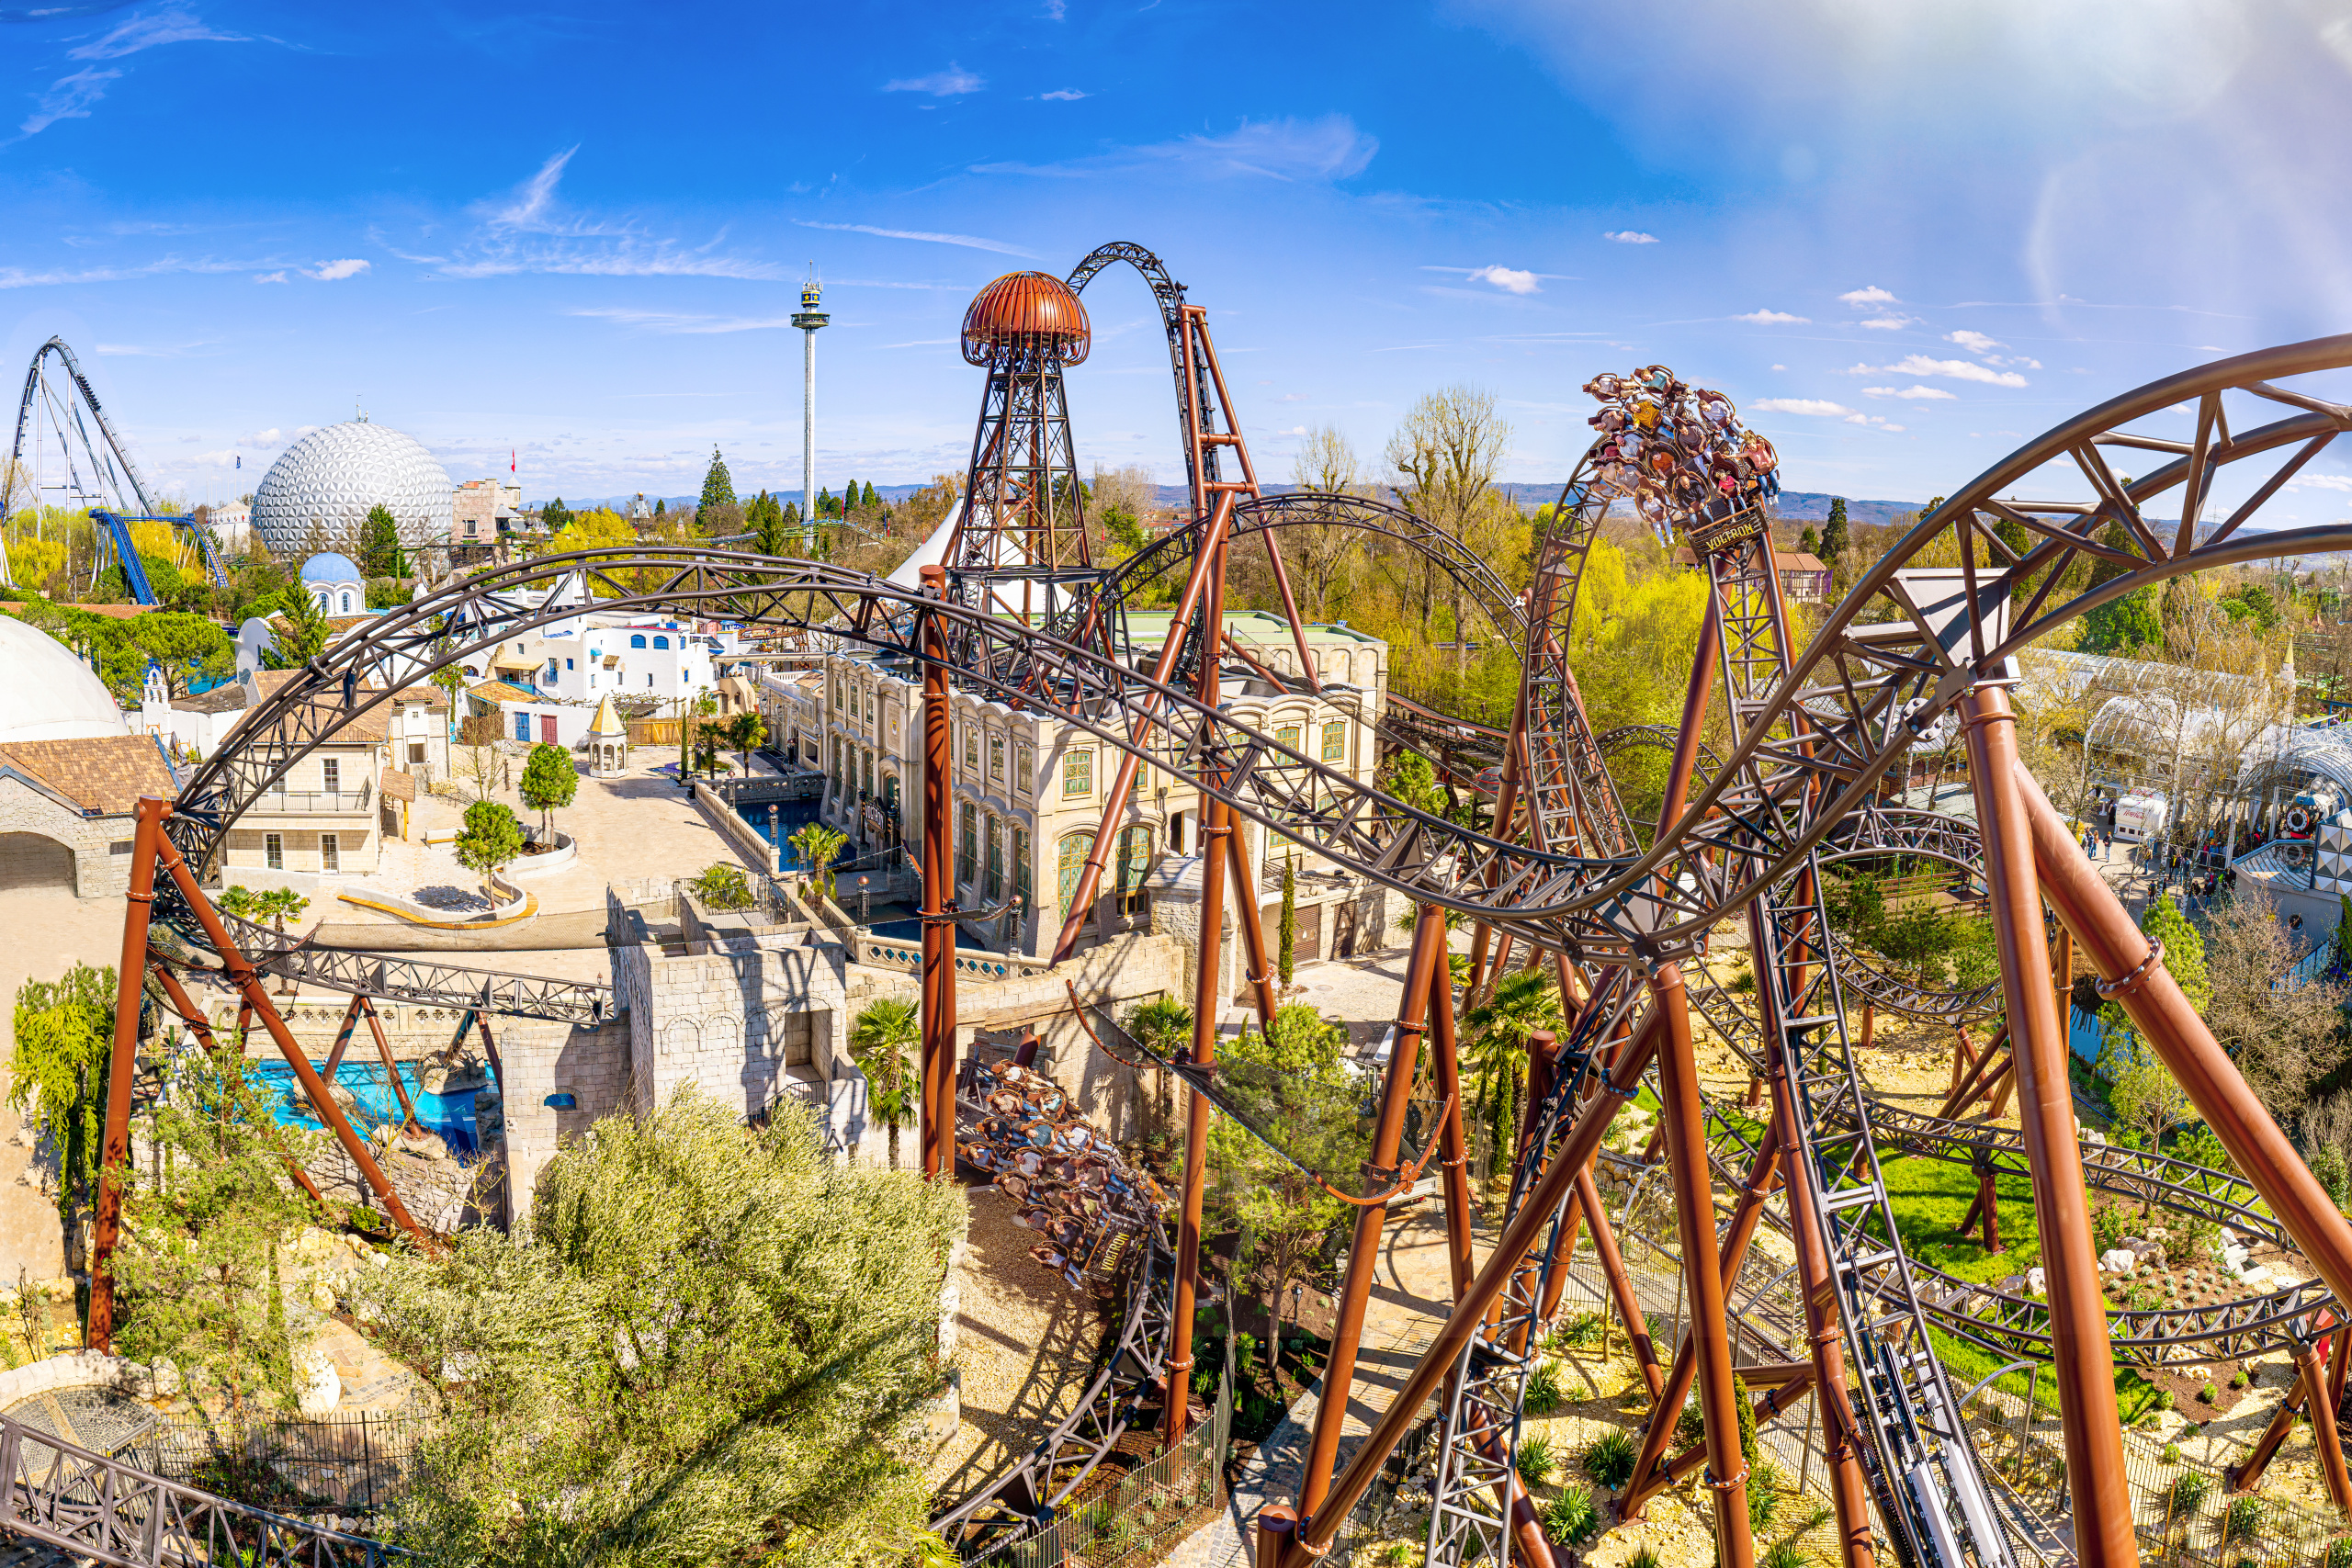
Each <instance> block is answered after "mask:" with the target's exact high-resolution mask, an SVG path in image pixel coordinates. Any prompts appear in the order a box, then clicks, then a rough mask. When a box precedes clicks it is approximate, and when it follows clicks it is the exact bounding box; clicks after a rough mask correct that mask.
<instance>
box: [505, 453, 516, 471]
mask: <svg viewBox="0 0 2352 1568" xmlns="http://www.w3.org/2000/svg"><path fill="white" fill-rule="evenodd" d="M506 471H507V472H508V473H510V474H511V473H515V472H516V471H517V470H516V468H515V448H514V447H512V446H509V447H508V448H507V449H506Z"/></svg>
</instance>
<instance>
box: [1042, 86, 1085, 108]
mask: <svg viewBox="0 0 2352 1568" xmlns="http://www.w3.org/2000/svg"><path fill="white" fill-rule="evenodd" d="M1037 96H1039V97H1041V98H1043V99H1045V100H1046V102H1047V103H1049V104H1074V103H1076V102H1078V100H1079V99H1080V98H1088V97H1092V96H1093V95H1092V94H1091V93H1081V92H1080V91H1079V90H1078V89H1077V88H1076V87H1057V88H1055V89H1054V90H1053V91H1052V92H1050V93H1040V94H1038V95H1037Z"/></svg>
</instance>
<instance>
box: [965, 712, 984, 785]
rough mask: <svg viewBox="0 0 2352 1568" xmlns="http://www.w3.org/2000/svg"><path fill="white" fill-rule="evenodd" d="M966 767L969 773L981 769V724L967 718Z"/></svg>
mask: <svg viewBox="0 0 2352 1568" xmlns="http://www.w3.org/2000/svg"><path fill="white" fill-rule="evenodd" d="M964 768H965V771H966V772H967V773H978V772H979V771H980V730H979V726H978V725H976V724H973V723H971V722H970V721H969V720H967V721H966V722H965V725H964Z"/></svg>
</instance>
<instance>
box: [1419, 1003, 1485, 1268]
mask: <svg viewBox="0 0 2352 1568" xmlns="http://www.w3.org/2000/svg"><path fill="white" fill-rule="evenodd" d="M1430 1051H1431V1053H1432V1054H1433V1055H1435V1057H1436V1062H1435V1064H1434V1065H1435V1068H1436V1072H1435V1077H1436V1080H1437V1097H1438V1099H1439V1100H1440V1101H1442V1103H1443V1104H1444V1106H1445V1121H1444V1122H1443V1123H1442V1125H1441V1126H1440V1127H1439V1128H1438V1138H1439V1144H1438V1156H1437V1158H1438V1169H1439V1172H1440V1174H1441V1176H1442V1178H1443V1186H1444V1189H1445V1262H1446V1268H1447V1269H1448V1271H1449V1272H1450V1273H1451V1274H1452V1275H1453V1299H1454V1300H1455V1301H1457V1302H1458V1301H1460V1300H1461V1299H1462V1297H1463V1293H1464V1292H1466V1291H1468V1290H1469V1289H1470V1280H1471V1276H1472V1275H1473V1274H1475V1273H1476V1269H1475V1268H1474V1267H1473V1266H1472V1262H1471V1258H1470V1164H1469V1158H1468V1156H1469V1140H1468V1139H1467V1138H1466V1137H1464V1135H1463V1129H1462V1054H1461V1045H1460V1042H1459V1041H1458V1040H1457V1039H1456V1038H1455V1034H1454V1027H1453V973H1452V969H1451V965H1450V964H1449V966H1448V972H1447V973H1446V975H1445V976H1443V977H1442V979H1441V980H1439V981H1437V982H1435V983H1433V984H1432V985H1431V986H1430Z"/></svg>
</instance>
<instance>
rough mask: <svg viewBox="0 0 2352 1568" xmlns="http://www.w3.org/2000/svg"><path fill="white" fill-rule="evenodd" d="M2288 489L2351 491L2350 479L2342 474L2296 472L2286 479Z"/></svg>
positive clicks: (2351, 482) (2351, 481)
mask: <svg viewBox="0 0 2352 1568" xmlns="http://www.w3.org/2000/svg"><path fill="white" fill-rule="evenodd" d="M2287 488H2288V489H2289V490H2335V491H2352V479H2346V477H2345V476H2344V475H2342V474H2297V475H2296V476H2295V477H2294V478H2293V479H2289V480H2288V481H2287Z"/></svg>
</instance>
